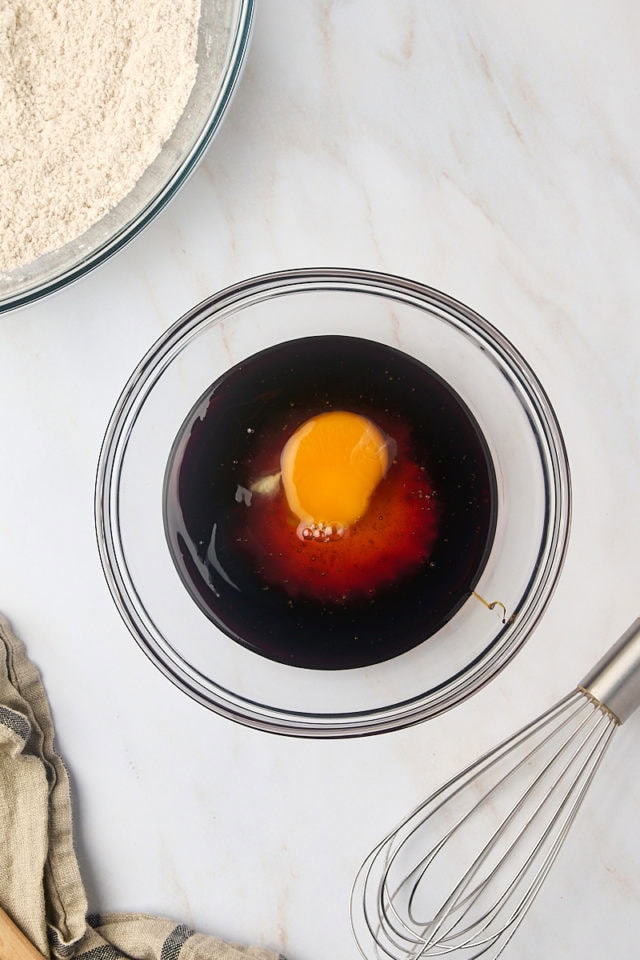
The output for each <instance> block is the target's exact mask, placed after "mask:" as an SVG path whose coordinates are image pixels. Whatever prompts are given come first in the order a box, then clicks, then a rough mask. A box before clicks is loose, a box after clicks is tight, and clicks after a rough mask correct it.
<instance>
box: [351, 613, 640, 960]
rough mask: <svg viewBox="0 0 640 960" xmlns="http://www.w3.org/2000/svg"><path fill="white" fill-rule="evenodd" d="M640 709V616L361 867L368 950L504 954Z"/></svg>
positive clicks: (399, 954)
mask: <svg viewBox="0 0 640 960" xmlns="http://www.w3.org/2000/svg"><path fill="white" fill-rule="evenodd" d="M639 705H640V619H638V620H636V621H635V622H634V623H633V624H632V625H631V626H630V627H629V629H628V630H627V631H626V633H625V634H624V635H623V636H622V637H621V638H620V640H618V642H617V643H616V644H614V646H613V647H612V648H611V650H610V651H609V652H608V653H607V654H606V655H605V656H604V657H603V658H602V659H601V660H600V661H599V662H598V663H597V664H596V666H595V667H594V668H593V670H591V672H590V673H589V674H588V675H587V676H586V677H585V678H584V679H583V680H582V682H581V683H580V684H579V685H578V687H577V689H576V690H574V691H573V692H572V693H570V694H569V695H568V696H566V697H565V698H564V699H563V700H561V701H560V702H559V703H557V704H556V705H555V706H554V707H552V708H551V709H550V710H548V711H547V712H546V713H544V714H542V715H541V716H540V717H538V718H537V719H536V720H534V721H533V722H532V723H530V724H529V725H528V726H526V727H524V728H523V729H522V730H520V731H519V732H518V733H516V734H515V735H514V736H512V737H511V738H510V739H509V740H506V741H505V742H504V743H502V744H500V745H499V746H498V747H496V748H495V749H494V750H492V751H491V752H490V753H487V754H485V755H484V756H483V757H480V759H479V760H477V761H476V762H475V763H473V764H472V765H471V766H470V767H467V768H466V769H465V770H463V771H462V772H461V773H460V774H458V776H457V777H455V778H454V779H452V780H450V781H449V782H448V783H446V784H445V785H444V786H443V787H441V788H440V789H439V790H437V791H436V792H435V793H434V794H432V795H431V796H430V797H429V798H428V799H427V800H425V801H424V803H422V804H420V806H418V807H417V808H416V809H415V810H414V811H413V812H412V813H411V814H409V816H408V817H407V818H406V819H405V820H403V821H402V823H401V824H400V825H399V826H398V827H397V828H396V829H395V830H393V831H392V832H391V833H390V834H388V836H387V837H385V839H384V840H382V841H381V843H379V844H378V845H377V846H376V847H375V848H374V849H373V850H372V851H371V853H370V854H369V856H368V857H367V858H366V860H365V861H364V863H363V864H362V866H361V868H360V870H359V871H358V875H357V877H356V880H355V883H354V886H353V890H352V894H351V923H352V927H353V931H354V935H355V938H356V942H357V944H358V947H359V949H360V953H361V954H362V956H363V957H365V958H373V957H376V958H391V960H407V958H411V960H418V958H421V957H443V956H452V957H455V958H456V960H462V958H465V960H471V958H474V957H485V958H495V957H497V956H499V955H500V954H501V953H502V951H503V950H504V948H505V947H506V945H507V943H508V942H509V940H510V939H511V937H512V935H513V933H514V932H515V930H516V928H517V926H518V924H519V923H520V921H521V920H522V918H523V917H524V915H525V913H526V912H527V910H528V908H529V907H530V906H531V903H532V901H533V899H534V897H535V895H536V893H537V892H538V890H539V888H540V886H541V884H542V882H543V880H544V878H545V877H546V875H547V873H548V872H549V869H550V867H551V865H552V863H553V861H554V859H555V857H556V855H557V853H558V851H559V849H560V847H561V845H562V841H563V840H564V838H565V836H566V834H567V832H568V830H569V827H570V826H571V824H572V822H573V820H574V818H575V816H576V813H577V812H578V809H579V807H580V804H581V802H582V800H583V799H584V796H585V794H586V792H587V789H588V788H589V784H590V783H591V781H592V779H593V777H594V775H595V773H596V770H597V769H598V766H599V764H600V761H601V760H602V757H603V755H604V753H605V750H606V749H607V746H608V745H609V742H610V740H611V737H612V735H613V733H614V732H615V730H616V728H617V727H618V726H619V724H620V723H622V722H623V721H624V720H626V719H627V717H629V716H630V714H631V713H632V712H633V711H634V710H635V709H636V707H638V706H639Z"/></svg>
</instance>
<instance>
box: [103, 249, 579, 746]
mask: <svg viewBox="0 0 640 960" xmlns="http://www.w3.org/2000/svg"><path fill="white" fill-rule="evenodd" d="M345 285H346V286H345ZM332 289H333V290H336V291H339V292H345V290H348V291H349V292H362V293H372V292H373V293H377V294H379V295H383V296H385V297H389V296H391V297H392V299H399V300H400V301H402V302H405V303H409V304H412V305H414V306H420V305H422V306H423V307H431V308H434V307H437V308H438V310H439V311H443V310H444V311H445V312H446V313H447V320H449V322H451V320H452V319H453V320H455V325H456V326H457V327H458V328H459V329H460V330H461V331H462V332H463V333H466V335H467V336H469V335H471V336H473V337H474V338H475V339H476V340H478V341H479V344H478V345H479V346H480V347H481V348H482V349H483V350H485V351H488V352H490V353H492V354H495V355H497V356H498V357H499V358H500V361H501V363H503V364H506V366H507V368H508V370H509V373H510V376H511V378H512V380H513V382H514V383H517V385H518V388H519V390H521V391H522V392H523V393H524V394H525V395H526V397H527V400H528V401H529V403H530V404H531V405H532V406H533V408H534V410H535V411H536V414H537V418H538V423H539V424H540V426H541V428H542V435H540V432H539V430H538V429H537V427H532V429H533V430H534V433H535V435H536V440H537V445H538V449H539V451H540V454H541V463H542V468H543V473H544V480H545V518H544V527H543V536H542V538H541V544H540V548H539V552H538V562H537V563H536V564H535V565H534V567H533V569H532V572H531V575H530V578H529V582H528V583H527V586H526V587H525V589H524V591H523V594H522V598H521V602H520V606H519V608H518V616H517V618H516V620H515V622H514V623H512V624H509V625H508V626H507V627H505V628H504V630H503V631H502V634H503V635H504V634H505V631H506V636H507V637H508V642H506V641H504V637H503V642H502V643H498V642H496V641H493V642H492V644H491V645H490V647H489V648H487V649H485V651H483V652H482V653H481V654H479V655H478V656H477V657H476V658H475V659H474V660H473V661H472V662H471V663H470V664H467V665H465V667H464V669H463V670H461V671H458V673H457V674H454V675H453V676H451V677H449V678H448V679H447V681H445V682H444V683H442V684H441V685H440V686H439V687H437V688H435V689H434V690H432V691H431V693H432V694H435V695H433V696H431V698H430V700H429V702H428V703H424V702H421V701H423V700H424V696H425V695H424V694H420V695H418V696H415V697H412V698H410V699H408V700H405V701H403V702H401V703H396V704H390V705H385V706H383V707H379V708H373V709H366V710H359V711H354V712H347V713H323V714H318V713H315V714H308V713H304V712H301V711H296V710H292V709H281V708H277V709H276V708H274V707H272V706H267V705H264V704H260V703H258V702H256V701H252V700H250V699H248V698H247V697H240V696H239V695H236V694H234V693H233V691H230V690H226V689H224V688H223V687H221V686H219V685H217V691H218V695H217V696H216V697H215V701H214V700H213V699H212V696H211V692H210V690H206V689H205V688H204V686H203V684H202V683H201V682H200V681H199V674H198V670H197V669H196V668H194V667H191V666H190V665H188V664H186V662H184V661H183V665H182V666H181V665H180V663H179V662H178V660H177V659H176V656H175V652H174V654H173V656H172V655H170V654H168V653H167V652H166V650H165V649H164V648H165V646H167V644H165V643H163V638H162V636H161V634H160V633H159V631H157V632H158V636H154V635H153V632H152V631H151V630H150V629H149V625H148V624H147V623H146V622H145V614H146V610H145V609H144V605H143V604H142V610H141V609H140V608H139V607H138V606H137V605H136V604H137V603H140V604H141V601H140V598H139V597H138V595H137V593H136V590H135V585H134V584H133V583H131V584H130V585H129V586H128V585H127V579H126V577H124V576H123V571H122V568H121V562H120V561H121V559H122V551H121V550H120V549H119V519H118V515H117V488H118V478H119V467H120V465H121V462H122V457H123V456H124V453H125V452H126V445H127V443H128V439H129V436H130V433H131V431H132V429H133V427H134V425H135V420H136V417H137V414H136V404H137V403H138V401H140V400H141V401H142V403H144V400H145V398H146V397H147V396H148V395H149V393H150V392H151V390H152V389H153V387H154V385H155V383H156V382H157V380H158V379H159V378H160V377H161V376H162V373H163V371H164V370H165V369H166V367H167V366H169V365H170V363H171V362H172V360H173V359H174V358H175V357H176V356H177V355H178V354H179V353H180V351H181V350H182V348H183V347H185V346H186V345H187V344H188V343H189V341H190V340H191V339H192V338H193V337H195V336H196V335H197V333H198V330H199V326H200V324H201V323H204V324H206V325H210V324H211V323H217V322H219V319H215V318H214V314H215V313H220V312H222V311H227V310H228V309H230V308H232V307H235V308H237V307H238V306H239V305H241V304H242V302H243V301H245V300H249V301H250V302H254V300H253V298H254V297H255V296H256V295H258V296H264V297H266V296H269V295H278V296H281V295H284V294H286V293H299V292H304V291H312V292H318V291H331V290H332ZM529 420H530V418H529ZM571 513H572V488H571V475H570V466H569V459H568V455H567V450H566V446H565V441H564V437H563V435H562V431H561V428H560V425H559V423H558V420H557V417H556V414H555V411H554V409H553V407H552V405H551V402H550V400H549V397H548V395H547V393H546V391H545V390H544V388H543V387H542V385H541V383H540V381H539V380H538V378H537V376H536V374H535V373H534V372H533V370H532V368H531V367H530V366H529V364H528V362H527V361H526V360H525V359H524V357H523V356H522V354H521V353H520V352H519V350H518V349H517V348H516V347H515V346H514V345H513V344H512V343H511V341H510V340H509V339H508V338H507V337H505V336H504V334H502V333H501V332H500V331H499V330H498V329H497V328H496V327H495V326H494V325H493V324H492V323H490V322H489V321H488V320H486V319H485V318H484V317H482V316H481V315H480V314H478V313H476V312H475V311H474V310H472V309H471V308H470V307H467V306H466V305H465V304H463V303H461V302H460V301H458V300H456V299H455V298H453V297H451V296H449V295H448V294H445V293H442V292H441V291H439V290H437V289H436V288H434V287H430V286H427V285H425V284H423V283H421V282H419V281H414V280H409V279H406V278H404V277H401V276H397V275H394V274H390V273H384V272H381V271H375V270H369V269H358V268H349V267H334V268H332V267H319V268H314V267H303V268H293V269H288V270H279V271H273V272H269V273H265V274H261V275H258V276H255V277H250V278H248V279H245V280H242V281H239V282H237V283H234V284H231V285H229V286H227V287H225V288H224V289H222V290H220V291H218V292H217V293H214V294H212V295H211V296H209V297H207V298H205V299H204V300H202V301H201V302H200V303H198V304H196V305H195V306H194V307H192V308H191V309H190V310H188V311H187V312H186V313H184V314H183V315H182V316H181V317H180V318H179V319H178V320H176V321H175V322H174V323H173V324H171V325H170V326H169V327H168V328H167V330H166V331H165V332H164V333H163V334H162V335H161V336H160V337H159V338H158V339H157V340H156V341H155V343H153V344H152V346H151V347H150V348H149V350H148V351H147V352H146V353H145V355H144V356H143V358H142V359H141V360H140V362H139V363H138V364H137V366H136V367H135V368H134V370H133V372H132V374H131V375H130V377H129V379H128V381H127V383H126V384H125V386H124V388H123V389H122V391H121V393H120V395H119V397H118V399H117V401H116V404H115V406H114V409H113V411H112V414H111V417H110V419H109V421H108V424H107V427H106V430H105V434H104V438H103V441H102V444H101V448H100V454H99V458H98V463H97V468H96V477H95V490H94V521H95V533H96V540H97V545H98V552H99V556H100V561H101V564H102V568H103V572H104V576H105V579H106V581H107V585H108V587H109V590H110V592H111V595H112V598H113V600H114V602H115V604H116V607H117V609H118V611H119V613H120V616H121V617H122V619H123V621H124V623H125V625H126V626H127V628H128V629H129V631H130V633H131V634H132V636H133V638H134V640H135V641H136V643H137V644H138V646H139V647H140V648H141V649H142V650H143V652H144V653H145V655H146V656H147V657H148V658H149V659H150V660H151V662H152V663H153V664H154V665H155V666H156V667H157V668H158V669H159V670H160V671H161V672H162V673H163V674H164V675H165V676H166V677H167V678H168V679H169V680H170V681H171V682H172V683H173V684H174V685H175V686H177V687H178V688H179V689H181V690H182V691H183V692H184V693H186V694H187V695H188V696H190V697H191V698H192V699H193V700H195V701H196V702H198V703H200V704H201V705H203V706H205V707H207V708H208V709H209V710H212V711H213V712H215V713H218V714H220V715H222V716H224V717H226V718H227V719H230V720H233V721H236V722H238V723H241V724H242V725H245V726H249V727H253V728H256V729H259V730H263V731H266V732H270V733H277V734H282V735H286V736H296V737H307V738H323V739H326V738H347V737H356V736H365V735H370V734H377V733H386V732H390V731H393V730H398V729H402V728H405V727H409V726H413V725H415V724H417V723H420V722H422V721H423V720H425V719H428V718H430V717H433V716H436V715H438V714H440V713H443V712H445V711H446V710H449V709H451V708H452V707H454V706H456V705H457V704H458V703H461V702H463V701H464V700H466V699H467V698H468V697H469V696H471V695H472V694H473V693H475V692H477V691H478V690H479V689H481V688H482V687H483V686H485V685H486V684H487V683H488V682H489V681H490V680H492V679H493V678H494V677H495V676H496V675H497V674H498V673H499V672H500V671H501V670H502V669H504V667H505V666H506V665H507V664H508V663H509V662H510V661H511V660H512V659H513V658H514V657H515V655H516V654H517V653H518V651H519V650H520V648H521V647H522V646H523V644H524V643H525V641H526V640H527V639H528V638H529V636H530V635H531V633H532V631H533V630H534V628H535V627H536V625H537V623H538V621H539V620H540V618H541V617H542V615H543V613H544V611H545V610H546V608H547V605H548V603H549V601H550V599H551V597H552V595H553V593H554V591H555V588H556V586H557V582H558V578H559V576H560V572H561V570H562V567H563V565H564V560H565V556H566V552H567V548H568V540H569V532H570V527H571ZM130 588H133V589H132V590H131V589H130ZM132 594H133V596H132ZM149 619H151V618H149ZM509 631H510V633H509ZM470 667H473V671H472V673H471V674H470V675H469V669H470Z"/></svg>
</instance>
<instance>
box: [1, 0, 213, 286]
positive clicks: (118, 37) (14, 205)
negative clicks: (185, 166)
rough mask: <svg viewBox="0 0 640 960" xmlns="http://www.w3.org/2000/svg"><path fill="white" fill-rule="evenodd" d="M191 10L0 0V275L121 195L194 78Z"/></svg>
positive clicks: (184, 0) (157, 4) (167, 3)
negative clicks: (2, 271) (1, 271)
mask: <svg viewBox="0 0 640 960" xmlns="http://www.w3.org/2000/svg"><path fill="white" fill-rule="evenodd" d="M199 11H200V0H0V269H1V270H7V269H11V268H12V267H15V266H18V265H23V264H25V263H27V262H28V261H30V260H33V259H34V258H35V257H37V256H39V255H40V254H42V253H46V252H47V251H50V250H54V249H56V248H57V247H60V246H62V244H64V243H66V242H68V241H69V240H72V239H74V238H75V237H77V236H79V235H80V234H81V233H83V232H84V230H86V229H87V228H88V227H90V226H91V225H92V224H93V223H95V222H96V221H97V220H99V219H100V217H101V216H103V214H105V213H106V212H107V211H108V210H109V209H110V208H111V207H113V206H115V204H116V203H118V201H120V200H121V199H122V198H123V197H124V196H126V194H127V193H128V192H129V191H130V190H131V188H132V187H133V185H134V184H135V182H136V180H138V179H139V177H140V176H141V175H142V173H144V171H145V169H146V168H147V167H148V166H149V164H150V163H151V162H152V160H154V158H155V157H156V156H157V154H158V153H159V151H160V148H161V147H162V144H163V143H164V141H165V140H166V139H167V138H168V137H169V135H170V134H171V132H172V130H173V128H174V127H175V125H176V122H177V121H178V119H179V117H180V114H181V113H182V111H183V109H184V105H185V103H186V101H187V99H188V96H189V93H190V91H191V88H192V86H193V82H194V80H195V75H196V60H195V53H196V44H197V24H198V17H199Z"/></svg>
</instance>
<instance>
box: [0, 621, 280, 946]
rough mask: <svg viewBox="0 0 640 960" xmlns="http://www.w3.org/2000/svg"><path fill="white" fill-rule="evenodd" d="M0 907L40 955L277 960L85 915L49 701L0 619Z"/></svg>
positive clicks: (182, 929) (156, 925) (154, 927)
mask: <svg viewBox="0 0 640 960" xmlns="http://www.w3.org/2000/svg"><path fill="white" fill-rule="evenodd" d="M0 907H2V908H3V909H4V911H5V912H6V913H7V914H8V916H9V917H10V919H11V920H13V922H14V923H15V924H16V925H17V926H18V927H19V928H20V929H21V930H22V933H23V934H24V935H25V936H26V937H27V938H28V939H29V940H30V941H31V943H32V944H33V945H34V946H35V947H36V948H37V949H38V950H39V951H40V952H41V953H42V954H43V956H45V957H47V958H51V957H56V958H61V960H69V958H74V960H75V958H77V960H284V958H283V957H279V958H278V955H277V954H275V953H273V951H271V950H266V949H264V948H262V947H252V946H248V947H246V946H240V945H237V944H232V943H228V942H227V941H225V940H221V939H219V938H217V937H211V936H205V935H203V934H198V933H194V931H193V930H191V929H190V928H189V927H187V926H185V925H184V924H180V923H176V922H174V921H171V920H167V919H162V918H158V917H151V916H148V915H146V914H136V913H127V914H122V913H120V914H116V913H109V914H101V915H99V916H98V915H93V916H87V900H86V896H85V892H84V887H83V884H82V879H81V877H80V871H79V868H78V862H77V859H76V856H75V852H74V847H73V834H72V823H71V802H70V792H69V777H68V774H67V771H66V769H65V766H64V764H63V763H62V760H61V759H60V757H59V756H58V755H57V754H56V752H55V749H54V730H53V723H52V720H51V713H50V710H49V704H48V702H47V697H46V694H45V691H44V687H43V685H42V681H41V679H40V675H39V673H38V671H37V669H36V668H35V666H34V665H33V664H32V663H31V661H30V660H29V659H28V657H27V653H26V650H25V647H24V645H23V644H22V643H21V641H20V640H18V638H17V637H16V636H15V634H14V633H13V631H12V630H11V627H10V626H9V623H8V622H7V620H5V619H4V617H2V616H0ZM2 960H5V958H4V957H3V958H2ZM6 960H11V958H6Z"/></svg>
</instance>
